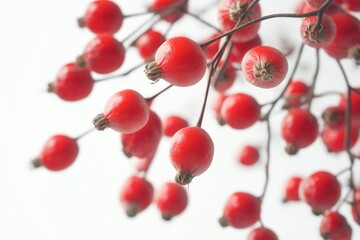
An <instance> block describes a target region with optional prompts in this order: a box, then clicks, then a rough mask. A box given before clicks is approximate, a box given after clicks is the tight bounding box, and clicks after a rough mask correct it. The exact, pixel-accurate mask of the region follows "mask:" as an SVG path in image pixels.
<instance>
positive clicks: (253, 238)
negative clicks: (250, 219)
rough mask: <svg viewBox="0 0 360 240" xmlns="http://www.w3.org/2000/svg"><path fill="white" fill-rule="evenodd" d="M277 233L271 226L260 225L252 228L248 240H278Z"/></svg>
mask: <svg viewBox="0 0 360 240" xmlns="http://www.w3.org/2000/svg"><path fill="white" fill-rule="evenodd" d="M278 239H279V238H278V237H277V236H276V234H275V233H274V232H273V231H272V230H271V229H269V228H265V227H258V228H254V229H253V230H251V232H250V233H249V235H248V236H247V238H246V240H278Z"/></svg>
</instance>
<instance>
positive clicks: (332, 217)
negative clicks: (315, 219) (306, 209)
mask: <svg viewBox="0 0 360 240" xmlns="http://www.w3.org/2000/svg"><path fill="white" fill-rule="evenodd" d="M320 234H321V236H322V237H323V238H324V239H334V240H336V239H338V240H351V235H352V229H351V227H350V225H349V223H348V222H347V221H346V218H345V217H344V216H342V215H341V214H340V213H338V212H334V211H328V212H326V213H325V214H324V217H323V219H322V221H321V224H320Z"/></svg>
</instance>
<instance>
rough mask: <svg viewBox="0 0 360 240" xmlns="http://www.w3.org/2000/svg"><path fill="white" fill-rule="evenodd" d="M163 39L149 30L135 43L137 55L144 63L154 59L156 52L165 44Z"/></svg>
mask: <svg viewBox="0 0 360 240" xmlns="http://www.w3.org/2000/svg"><path fill="white" fill-rule="evenodd" d="M165 40H166V39H165V37H164V36H163V35H162V34H161V33H160V32H158V31H155V30H153V29H150V30H149V31H147V32H146V33H144V34H143V35H141V36H140V37H139V38H138V39H137V40H136V42H135V46H136V48H137V50H138V52H139V55H140V56H141V58H142V59H144V60H145V61H146V62H150V61H152V60H153V59H154V56H155V53H156V50H157V49H158V48H159V47H160V46H161V44H163V43H164V42H165Z"/></svg>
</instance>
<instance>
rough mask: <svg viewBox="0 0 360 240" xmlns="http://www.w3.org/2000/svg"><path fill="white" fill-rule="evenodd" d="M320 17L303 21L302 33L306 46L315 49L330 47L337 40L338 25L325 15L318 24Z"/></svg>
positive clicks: (307, 18)
mask: <svg viewBox="0 0 360 240" xmlns="http://www.w3.org/2000/svg"><path fill="white" fill-rule="evenodd" d="M317 21H318V17H317V16H311V17H306V18H304V19H303V21H302V24H301V28H300V33H301V37H302V39H303V40H304V42H305V44H307V45H308V46H310V47H313V48H321V47H326V46H328V45H329V44H330V43H331V42H332V41H333V40H334V38H335V34H336V25H335V23H334V21H333V20H332V18H331V17H329V16H328V15H326V14H324V15H323V16H322V19H321V22H320V23H319V24H318V23H317Z"/></svg>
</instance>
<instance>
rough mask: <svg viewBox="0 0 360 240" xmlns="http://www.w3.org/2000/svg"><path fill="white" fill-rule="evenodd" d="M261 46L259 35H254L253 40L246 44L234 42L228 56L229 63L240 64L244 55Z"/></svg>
mask: <svg viewBox="0 0 360 240" xmlns="http://www.w3.org/2000/svg"><path fill="white" fill-rule="evenodd" d="M260 45H261V38H260V36H259V35H256V36H255V37H254V38H253V39H250V40H249V41H246V42H234V46H233V48H232V50H231V53H230V56H229V62H231V63H234V64H239V65H240V64H241V62H242V60H243V58H244V56H245V54H246V53H247V52H248V51H249V50H251V49H253V48H255V47H257V46H260Z"/></svg>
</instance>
